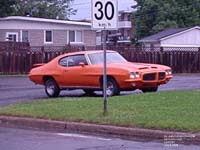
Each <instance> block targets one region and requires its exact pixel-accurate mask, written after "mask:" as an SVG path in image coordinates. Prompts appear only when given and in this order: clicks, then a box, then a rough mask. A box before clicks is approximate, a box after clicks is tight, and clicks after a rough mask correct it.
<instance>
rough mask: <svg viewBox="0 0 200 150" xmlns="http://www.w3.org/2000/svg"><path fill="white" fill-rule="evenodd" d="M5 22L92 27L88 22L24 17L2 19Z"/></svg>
mask: <svg viewBox="0 0 200 150" xmlns="http://www.w3.org/2000/svg"><path fill="white" fill-rule="evenodd" d="M4 20H22V21H36V22H46V23H58V24H70V25H82V26H91V23H88V22H79V21H68V20H56V19H46V18H36V17H24V16H9V17H5V18H0V21H4Z"/></svg>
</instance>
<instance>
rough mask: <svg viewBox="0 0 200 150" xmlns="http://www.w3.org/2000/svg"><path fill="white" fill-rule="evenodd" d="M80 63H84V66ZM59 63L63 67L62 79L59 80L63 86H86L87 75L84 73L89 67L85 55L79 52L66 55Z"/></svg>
mask: <svg viewBox="0 0 200 150" xmlns="http://www.w3.org/2000/svg"><path fill="white" fill-rule="evenodd" d="M80 63H84V66H81V65H80ZM59 65H60V67H61V69H62V79H61V80H60V81H59V82H60V85H61V86H69V87H77V86H79V87H82V86H86V84H87V82H86V80H87V79H86V78H87V77H86V76H84V75H83V74H84V73H85V72H87V71H88V70H89V68H88V62H87V60H86V58H85V55H83V54H81V55H80V54H79V55H72V56H67V57H64V58H62V59H60V61H59ZM82 65H83V64H82Z"/></svg>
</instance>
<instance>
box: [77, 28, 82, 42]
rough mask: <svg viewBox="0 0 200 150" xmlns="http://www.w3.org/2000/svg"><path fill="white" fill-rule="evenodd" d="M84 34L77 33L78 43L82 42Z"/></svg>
mask: <svg viewBox="0 0 200 150" xmlns="http://www.w3.org/2000/svg"><path fill="white" fill-rule="evenodd" d="M82 41H83V40H82V32H81V31H77V32H76V42H82Z"/></svg>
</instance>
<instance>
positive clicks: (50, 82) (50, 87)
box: [45, 78, 60, 97]
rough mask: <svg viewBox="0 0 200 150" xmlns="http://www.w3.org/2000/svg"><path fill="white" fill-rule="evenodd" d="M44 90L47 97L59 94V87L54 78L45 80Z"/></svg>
mask: <svg viewBox="0 0 200 150" xmlns="http://www.w3.org/2000/svg"><path fill="white" fill-rule="evenodd" d="M45 92H46V94H47V95H48V97H57V96H58V95H59V94H60V88H59V87H58V85H57V83H56V81H55V80H54V79H51V78H49V79H47V80H46V81H45Z"/></svg>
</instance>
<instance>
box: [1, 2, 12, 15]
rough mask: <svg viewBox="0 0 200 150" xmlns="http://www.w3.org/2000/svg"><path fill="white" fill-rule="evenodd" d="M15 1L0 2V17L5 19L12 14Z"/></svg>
mask: <svg viewBox="0 0 200 150" xmlns="http://www.w3.org/2000/svg"><path fill="white" fill-rule="evenodd" d="M14 4H15V0H0V17H6V16H8V15H10V14H11V13H12V12H13V6H14Z"/></svg>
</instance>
